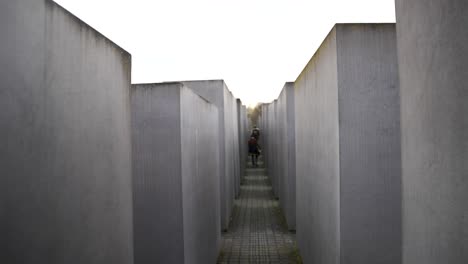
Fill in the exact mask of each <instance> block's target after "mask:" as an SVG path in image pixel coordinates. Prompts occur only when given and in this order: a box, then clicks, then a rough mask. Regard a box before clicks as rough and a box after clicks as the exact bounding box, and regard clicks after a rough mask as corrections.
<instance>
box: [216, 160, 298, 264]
mask: <svg viewBox="0 0 468 264" xmlns="http://www.w3.org/2000/svg"><path fill="white" fill-rule="evenodd" d="M260 165H261V164H260ZM296 254H297V251H296V242H295V236H294V234H292V233H290V232H288V230H287V228H286V225H285V220H284V216H283V214H282V212H281V210H280V209H279V206H278V201H276V200H275V199H274V197H273V192H272V188H271V184H270V181H269V180H268V178H267V177H266V175H265V169H264V168H248V169H247V176H245V177H244V180H243V184H242V185H241V193H240V197H239V199H238V200H236V201H235V205H234V211H233V216H232V221H231V223H230V226H229V230H228V232H226V233H224V234H223V237H222V246H221V253H220V255H219V258H218V263H302V262H301V261H300V260H299V259H300V258H299V257H298V256H297V255H296Z"/></svg>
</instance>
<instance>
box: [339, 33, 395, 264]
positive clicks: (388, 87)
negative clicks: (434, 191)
mask: <svg viewBox="0 0 468 264" xmlns="http://www.w3.org/2000/svg"><path fill="white" fill-rule="evenodd" d="M337 52H338V55H337V59H338V97H339V99H338V100H339V126H340V127H339V129H340V131H339V133H340V171H341V177H340V186H341V187H340V188H341V193H340V208H341V219H340V223H341V230H340V234H341V241H342V243H341V261H342V263H398V262H399V261H401V158H400V157H401V154H400V98H399V79H398V64H397V53H396V52H397V51H396V32H395V25H394V24H380V25H339V26H338V27H337Z"/></svg>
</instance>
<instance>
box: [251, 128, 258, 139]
mask: <svg viewBox="0 0 468 264" xmlns="http://www.w3.org/2000/svg"><path fill="white" fill-rule="evenodd" d="M250 136H251V137H254V138H255V139H256V140H257V141H258V140H259V138H260V129H259V128H258V127H257V126H254V127H253V129H252V134H251V135H250Z"/></svg>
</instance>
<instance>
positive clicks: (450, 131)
mask: <svg viewBox="0 0 468 264" xmlns="http://www.w3.org/2000/svg"><path fill="white" fill-rule="evenodd" d="M396 15H397V36H398V52H399V54H398V55H399V56H398V57H399V65H400V81H401V109H402V110H401V116H402V120H401V121H402V124H401V126H402V160H403V163H402V167H403V263H405V264H409V263H411V264H422V263H424V264H435V263H451V264H461V263H468V203H467V201H468V165H467V164H468V163H467V160H468V118H467V115H468V105H467V102H468V86H467V82H468V46H467V43H468V34H467V31H466V25H468V2H467V1H462V0H450V1H432V2H430V3H428V2H426V1H422V0H413V1H403V0H397V1H396Z"/></svg>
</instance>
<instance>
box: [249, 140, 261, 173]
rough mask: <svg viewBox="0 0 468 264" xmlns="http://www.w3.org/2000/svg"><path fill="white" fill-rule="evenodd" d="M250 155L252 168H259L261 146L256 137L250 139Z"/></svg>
mask: <svg viewBox="0 0 468 264" xmlns="http://www.w3.org/2000/svg"><path fill="white" fill-rule="evenodd" d="M249 154H250V156H251V157H252V166H253V167H257V160H258V155H260V146H259V145H258V142H257V139H256V138H255V137H254V136H252V137H250V140H249Z"/></svg>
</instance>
